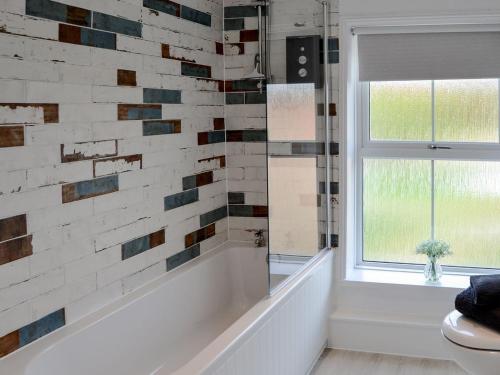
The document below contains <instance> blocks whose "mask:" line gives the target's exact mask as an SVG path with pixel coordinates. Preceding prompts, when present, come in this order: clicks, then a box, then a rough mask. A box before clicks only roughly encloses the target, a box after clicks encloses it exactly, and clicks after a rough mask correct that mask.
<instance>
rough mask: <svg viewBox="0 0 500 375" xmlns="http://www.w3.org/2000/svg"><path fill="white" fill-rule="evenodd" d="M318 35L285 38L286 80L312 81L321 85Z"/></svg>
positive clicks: (293, 81)
mask: <svg viewBox="0 0 500 375" xmlns="http://www.w3.org/2000/svg"><path fill="white" fill-rule="evenodd" d="M320 43H321V39H320V36H319V35H310V36H293V37H287V38H286V82H287V83H314V84H315V86H316V88H318V87H321V68H320V64H319V57H320Z"/></svg>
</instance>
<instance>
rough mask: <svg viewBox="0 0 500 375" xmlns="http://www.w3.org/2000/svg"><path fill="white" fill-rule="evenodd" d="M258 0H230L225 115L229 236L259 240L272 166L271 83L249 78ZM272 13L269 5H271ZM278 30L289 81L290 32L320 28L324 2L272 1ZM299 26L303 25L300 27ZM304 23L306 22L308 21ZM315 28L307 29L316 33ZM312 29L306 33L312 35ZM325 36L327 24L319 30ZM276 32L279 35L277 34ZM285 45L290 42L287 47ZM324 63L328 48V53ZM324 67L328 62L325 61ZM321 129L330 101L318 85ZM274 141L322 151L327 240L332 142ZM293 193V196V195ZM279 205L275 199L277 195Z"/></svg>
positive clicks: (278, 66) (297, 150) (334, 73)
mask: <svg viewBox="0 0 500 375" xmlns="http://www.w3.org/2000/svg"><path fill="white" fill-rule="evenodd" d="M252 4H253V2H252V1H251V0H226V1H225V2H224V51H225V77H226V82H225V99H226V109H225V114H226V115H225V120H226V127H227V164H228V170H227V171H228V204H229V216H230V217H229V236H230V238H231V239H237V240H253V239H254V234H255V232H256V231H258V230H260V229H264V230H265V231H266V232H267V228H268V226H267V221H268V218H267V216H268V200H267V177H268V176H267V172H268V171H267V165H266V142H265V141H266V137H267V131H266V104H265V103H266V90H265V85H264V88H263V91H262V92H261V91H260V89H259V87H258V86H257V84H258V81H255V80H245V79H242V78H243V77H245V75H247V74H248V73H250V72H252V70H253V68H254V57H255V55H256V54H257V53H258V42H257V41H258V30H257V29H258V21H257V19H258V18H257V8H256V7H255V6H254V5H252ZM336 4H337V2H336V1H333V0H332V1H331V7H330V35H331V38H330V40H329V52H328V56H329V58H328V63H329V67H330V72H331V74H330V77H331V80H330V86H331V87H330V98H331V102H330V103H329V111H330V116H331V117H330V120H331V131H332V143H331V158H332V177H333V179H334V181H335V182H332V186H331V187H332V189H331V191H332V194H333V199H332V202H331V203H330V204H332V206H333V208H334V217H333V232H334V233H335V234H334V235H332V243H333V244H334V245H335V246H336V245H337V243H338V235H337V234H338V225H337V224H338V220H336V219H335V217H336V215H337V210H336V208H337V204H338V200H337V194H338V182H337V181H338V150H339V148H338V139H339V138H338V136H339V134H338V120H337V111H336V107H337V106H336V103H338V62H339V44H338V38H337V36H338V23H337V22H338V20H337V18H338V17H337V15H338V11H337V5H336ZM263 12H264V13H265V12H266V10H265V9H264V10H263ZM271 23H272V25H271V29H270V30H268V31H270V32H271V33H276V34H280V35H279V36H278V37H279V38H281V39H282V40H283V43H281V44H280V45H278V46H277V45H276V43H273V44H271V48H270V51H269V54H270V65H271V68H272V71H271V74H272V75H273V82H278V83H281V82H285V81H286V78H285V67H286V57H285V49H284V46H285V43H284V40H285V36H286V35H304V31H303V29H301V28H303V27H306V28H307V29H311V28H315V27H316V28H317V26H321V25H322V24H323V20H322V8H321V6H320V5H318V3H317V2H312V4H311V3H309V2H308V1H298V0H274V1H273V2H272V3H271ZM297 25H299V26H297ZM300 25H302V26H300ZM309 32H310V31H308V32H307V33H309ZM307 33H306V35H308V34H307ZM317 33H318V34H320V35H322V28H318V29H317ZM272 37H273V36H272ZM282 47H283V48H282ZM320 58H321V59H320V61H321V63H322V62H323V61H322V60H323V59H322V55H321V56H320ZM321 68H323V67H322V66H321ZM317 91H318V92H317V103H318V108H317V127H318V128H317V132H318V134H320V135H321V136H322V135H323V133H324V125H323V117H322V116H323V113H324V104H323V96H322V94H321V92H320V91H321V90H317ZM273 143H274V142H272V143H271V144H270V145H269V149H268V151H269V154H270V155H275V156H285V157H286V156H301V155H304V156H313V157H314V156H316V159H317V168H318V171H317V175H318V178H319V180H318V181H317V186H318V191H317V194H318V201H319V202H320V207H319V211H318V217H319V218H320V223H319V224H320V227H321V228H322V232H323V235H322V234H321V233H319V235H320V239H319V243H320V244H321V243H322V244H324V243H325V239H324V232H325V230H324V228H325V220H324V219H322V218H326V204H327V202H326V198H325V195H324V193H325V188H324V187H325V177H324V175H325V147H324V143H323V141H322V140H321V139H318V141H317V142H302V141H300V140H297V141H296V142H294V141H290V142H283V143H279V144H277V143H275V144H273ZM291 198H293V197H291ZM270 204H271V206H272V202H270Z"/></svg>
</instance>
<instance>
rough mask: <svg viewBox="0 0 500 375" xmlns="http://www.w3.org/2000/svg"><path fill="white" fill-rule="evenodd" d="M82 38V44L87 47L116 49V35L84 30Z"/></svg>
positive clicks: (82, 30)
mask: <svg viewBox="0 0 500 375" xmlns="http://www.w3.org/2000/svg"><path fill="white" fill-rule="evenodd" d="M80 36H81V42H82V44H83V45H85V46H90V47H97V48H106V49H116V34H112V33H107V32H104V31H99V30H92V29H84V28H82V29H81V31H80Z"/></svg>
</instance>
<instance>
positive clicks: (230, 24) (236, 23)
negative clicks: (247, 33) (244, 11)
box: [224, 18, 245, 31]
mask: <svg viewBox="0 0 500 375" xmlns="http://www.w3.org/2000/svg"><path fill="white" fill-rule="evenodd" d="M244 28H245V19H244V18H226V19H225V20H224V30H226V31H227V30H243V29H244Z"/></svg>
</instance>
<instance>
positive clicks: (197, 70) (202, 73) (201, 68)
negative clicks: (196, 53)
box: [181, 62, 212, 78]
mask: <svg viewBox="0 0 500 375" xmlns="http://www.w3.org/2000/svg"><path fill="white" fill-rule="evenodd" d="M181 74H182V75H183V76H190V77H202V78H211V77H212V68H211V67H210V66H207V65H200V64H193V63H188V62H182V63H181Z"/></svg>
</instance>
